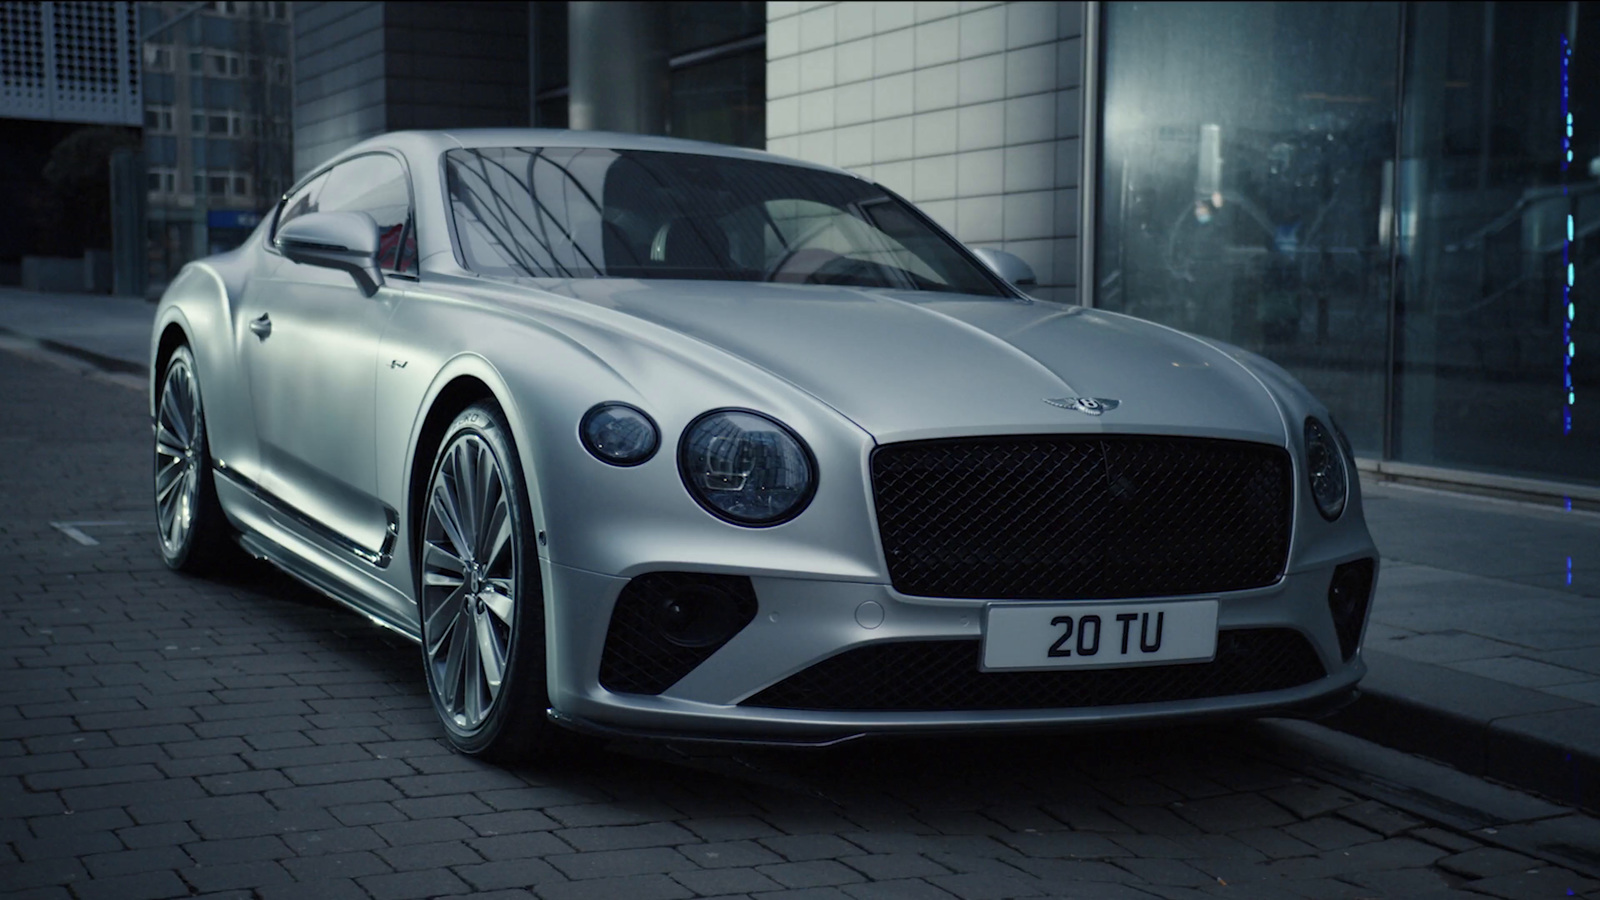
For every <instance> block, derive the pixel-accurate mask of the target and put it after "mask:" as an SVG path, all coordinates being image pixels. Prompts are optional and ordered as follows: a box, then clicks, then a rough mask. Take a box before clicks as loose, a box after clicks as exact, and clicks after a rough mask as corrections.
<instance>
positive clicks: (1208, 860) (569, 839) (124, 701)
mask: <svg viewBox="0 0 1600 900" xmlns="http://www.w3.org/2000/svg"><path fill="white" fill-rule="evenodd" d="M142 403H143V399H142V395H140V394H139V393H137V392H136V391H133V390H130V389H129V387H128V385H127V384H126V382H123V383H117V382H116V380H115V379H107V378H105V377H102V376H98V375H94V374H92V373H85V372H84V371H81V370H75V369H73V368H71V367H70V366H69V367H63V365H62V364H52V363H47V362H44V361H41V360H39V359H37V358H28V357H25V356H20V355H17V354H15V353H10V352H0V458H3V459H4V461H5V465H4V466H3V467H0V620H3V625H0V894H6V895H9V896H17V897H77V898H80V900H93V898H108V900H142V898H161V897H187V896H196V895H203V896H218V897H239V898H261V900H269V898H279V897H285V898H287V897H293V898H296V900H306V898H313V897H329V898H343V897H350V898H383V900H389V898H395V900H398V898H410V897H431V896H441V895H451V894H467V893H472V894H475V895H477V896H482V897H493V898H512V897H541V898H546V900H579V898H626V900H653V898H678V897H713V896H749V897H773V898H793V900H830V898H832V900H847V898H850V900H874V898H885V900H887V898H907V900H917V898H951V897H958V898H969V900H979V898H1005V897H1035V896H1051V897H1074V898H1101V897H1105V898H1120V897H1138V898H1148V897H1167V898H1184V897H1212V896H1216V897H1313V898H1355V897H1405V898H1425V897H1444V896H1462V897H1466V896H1471V897H1482V896H1495V897H1504V898H1524V897H1530V898H1531V897H1540V898H1542V897H1571V896H1580V897H1588V898H1600V878H1597V876H1600V852H1597V851H1596V849H1595V848H1596V846H1597V845H1600V826H1597V823H1596V822H1595V821H1594V820H1592V819H1588V818H1585V817H1582V816H1579V815H1576V814H1574V813H1572V812H1571V811H1570V810H1566V809H1563V808H1561V807H1558V806H1554V805H1552V804H1549V803H1546V802H1544V801H1541V800H1538V799H1537V798H1533V797H1529V796H1526V795H1523V794H1518V793H1515V792H1513V791H1510V790H1507V789H1504V788H1500V787H1496V786H1493V785H1490V784H1487V783H1485V782H1482V781H1478V780H1475V779H1472V778H1469V777H1467V776H1465V775H1461V774H1459V773H1453V772H1451V771H1449V770H1446V769H1443V768H1441V767H1439V766H1436V765H1433V764H1430V763H1425V762H1422V761H1420V760H1417V759H1414V758H1411V757H1406V756H1403V755H1401V754H1398V753H1395V752H1393V751H1387V750H1384V749H1382V748H1379V747H1376V746H1374V745H1371V744H1367V743H1364V742H1362V741H1359V740H1356V739H1354V738H1350V737H1346V736H1343V735H1337V734H1335V733H1332V732H1328V731H1326V730H1324V729H1321V728H1319V727H1316V726H1312V725H1306V724H1298V723H1297V724H1282V723H1266V724H1258V725H1235V726H1229V727H1213V728H1206V729H1184V730H1166V731H1149V732H1124V733H1117V734H1095V735H1073V736H1061V735H1057V736H1049V737H1026V738H1018V737H1007V738H1003V739H1001V738H986V739H942V740H925V741H896V742H877V743H858V744H853V745H847V746H845V747H841V748H835V749H833V750H828V751H807V752H801V751H776V750H752V749H726V748H711V749H703V748H686V747H678V746H667V745H614V746H612V747H610V748H608V749H607V750H606V751H605V752H598V753H595V754H593V755H591V756H590V757H589V758H587V759H585V760H583V761H582V762H581V763H574V764H571V765H569V766H567V767H564V768H561V769H552V770H544V771H541V770H537V769H532V768H525V769H502V768H496V767H492V766H487V765H483V764H480V763H477V762H475V761H473V760H470V759H466V758H463V757H460V756H456V755H454V754H452V753H450V752H449V751H448V750H447V749H446V747H445V746H444V745H443V743H442V741H441V737H440V731H439V728H438V726H437V725H436V724H435V723H434V721H433V718H432V714H431V712H430V710H429V708H428V703H427V698H426V697H425V696H424V694H423V687H422V679H421V676H420V671H419V666H418V665H417V662H418V660H417V653H416V651H415V649H414V648H413V647H412V646H411V645H409V644H407V643H406V642H405V641H404V640H403V639H400V638H397V637H394V636H393V635H391V634H390V633H388V632H385V631H382V630H380V629H378V628H376V627H375V626H373V625H371V624H369V623H368V622H367V621H366V620H364V619H363V618H361V617H359V616H356V615H354V614H352V613H349V612H347V611H345V610H344V609H342V608H340V607H338V606H336V605H334V604H333V603H332V602H330V601H326V600H323V599H321V598H320V597H319V596H317V595H315V594H313V593H311V592H309V591H307V590H306V589H303V588H301V587H299V586H298V585H297V584H296V583H294V582H291V581H289V580H287V579H286V578H284V577H282V576H279V575H278V574H276V573H275V572H273V571H272V570H269V569H266V568H261V567H257V566H254V565H250V566H244V567H241V568H240V570H239V571H237V572H235V573H233V575H232V577H231V578H229V579H226V580H220V581H199V580H193V579H189V578H185V577H181V576H177V575H174V574H171V573H169V572H167V571H166V570H165V569H164V568H163V567H162V566H161V563H160V560H159V559H158V557H157V555H156V553H155V550H154V538H153V536H152V534H151V530H150V525H149V521H150V513H149V509H148V506H149V501H148V497H147V493H146V491H147V487H146V479H147V477H148V471H149V467H150V460H149V458H148V456H147V453H146V444H147V442H148V440H149V427H148V425H147V424H146V419H145V417H144V412H143V406H142ZM52 523H54V524H52ZM91 541H92V542H93V543H92V544H91V543H88V542H91Z"/></svg>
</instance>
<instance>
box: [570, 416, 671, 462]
mask: <svg viewBox="0 0 1600 900" xmlns="http://www.w3.org/2000/svg"><path fill="white" fill-rule="evenodd" d="M578 437H579V438H580V439H581V440H582V441H583V446H584V449H586V450H588V451H589V452H590V453H592V454H594V458H595V459H598V460H600V461H601V462H604V463H610V464H611V465H613V466H637V465H638V464H640V463H642V462H644V461H645V460H647V459H649V458H650V457H652V456H654V455H655V453H656V448H657V447H659V446H661V432H660V431H659V430H658V429H657V428H656V423H655V422H654V421H652V420H651V418H650V417H649V416H647V415H645V414H644V411H643V410H639V409H635V408H634V407H632V406H629V405H628V404H626V403H601V404H599V405H598V406H596V407H595V408H593V409H591V410H589V411H588V412H586V413H584V414H583V420H582V421H581V422H579V423H578Z"/></svg>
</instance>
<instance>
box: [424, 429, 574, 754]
mask: <svg viewBox="0 0 1600 900" xmlns="http://www.w3.org/2000/svg"><path fill="white" fill-rule="evenodd" d="M426 490H427V494H426V496H425V497H424V498H423V503H424V507H423V514H422V515H421V516H420V517H419V518H420V519H421V522H420V530H419V533H418V535H417V538H418V540H417V542H416V546H417V548H418V550H417V563H418V564H417V566H416V572H417V581H416V596H417V609H418V615H419V618H420V624H421V632H422V660H423V668H424V670H425V671H426V674H427V681H428V696H429V697H430V698H431V699H432V701H433V709H434V712H435V713H436V714H437V715H438V716H439V722H440V724H442V725H443V726H444V730H445V734H446V736H447V737H448V738H449V740H450V743H451V745H453V746H454V747H455V748H456V750H457V751H459V752H461V753H464V754H466V755H469V756H480V757H484V758H488V759H494V760H507V761H509V760H519V761H527V760H529V759H533V758H549V757H551V756H552V755H555V752H556V751H557V750H559V749H564V747H565V741H566V733H565V732H564V731H563V730H562V729H560V728H559V727H557V726H555V725H552V724H551V723H550V722H549V720H548V719H547V718H546V715H545V711H546V710H547V709H548V708H549V706H550V699H549V692H548V690H547V688H546V684H545V627H544V626H545V615H544V612H545V611H544V588H543V581H542V579H541V578H540V577H539V555H538V552H537V551H536V549H535V548H534V545H533V540H532V539H533V536H534V535H535V534H536V530H535V526H534V522H533V511H532V508H531V505H530V503H529V501H528V491H527V482H526V481H525V480H524V479H523V475H522V466H521V464H520V463H519V462H518V459H517V453H516V449H515V447H514V445H513V443H512V440H511V431H510V428H509V427H508V426H507V425H506V421H505V415H504V413H502V412H501V410H500V406H499V404H497V403H494V402H492V401H485V402H480V403H477V404H475V405H473V406H471V407H468V408H467V409H466V410H464V411H463V412H462V413H461V414H460V415H459V416H457V417H456V419H455V421H454V422H452V423H451V424H450V427H449V428H448V429H447V430H446V431H445V434H444V437H443V439H442V440H441V441H440V442H439V448H438V450H437V452H436V453H435V455H434V460H433V466H432V468H431V469H430V474H429V476H428V482H427V488H426ZM497 674H498V676H499V677H498V683H497V682H496V678H495V676H496V675H497Z"/></svg>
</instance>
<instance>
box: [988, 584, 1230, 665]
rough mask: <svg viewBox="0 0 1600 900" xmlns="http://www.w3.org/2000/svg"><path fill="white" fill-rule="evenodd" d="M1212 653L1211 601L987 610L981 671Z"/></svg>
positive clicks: (1198, 657) (1190, 658)
mask: <svg viewBox="0 0 1600 900" xmlns="http://www.w3.org/2000/svg"><path fill="white" fill-rule="evenodd" d="M1216 652H1217V601H1215V600H1184V601H1179V602H1173V603H1107V604H1085V603H1023V604H1017V603H1005V604H1000V603H991V604H990V605H989V606H988V607H987V608H986V609H985V624H984V629H983V664H982V669H983V670H984V671H992V670H997V669H1068V668H1071V669H1087V668H1109V667H1112V666H1137V665H1144V664H1148V663H1171V662H1199V661H1205V660H1210V659H1211V658H1212V657H1214V656H1215V655H1216Z"/></svg>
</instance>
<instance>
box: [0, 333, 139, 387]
mask: <svg viewBox="0 0 1600 900" xmlns="http://www.w3.org/2000/svg"><path fill="white" fill-rule="evenodd" d="M0 335H5V336H6V337H9V338H12V339H14V340H18V341H24V342H26V343H29V344H32V345H34V346H35V347H38V348H39V349H41V350H49V351H50V352H52V353H60V354H61V355H63V356H70V357H72V358H74V359H76V360H79V361H81V362H86V363H88V364H89V365H91V366H94V367H95V368H97V369H100V370H101V371H105V372H117V373H120V374H124V375H138V376H140V377H144V376H146V375H147V374H148V373H149V371H150V367H149V366H146V365H144V364H142V363H136V362H129V361H128V360H125V359H118V358H116V357H115V356H107V355H105V354H104V353H96V352H94V351H93V350H85V349H83V348H82V347H74V346H72V345H71V344H64V343H62V342H60V341H52V340H50V339H48V338H36V337H33V336H31V335H27V334H23V333H22V332H20V331H13V330H11V329H10V328H7V327H5V326H4V325H0Z"/></svg>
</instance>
